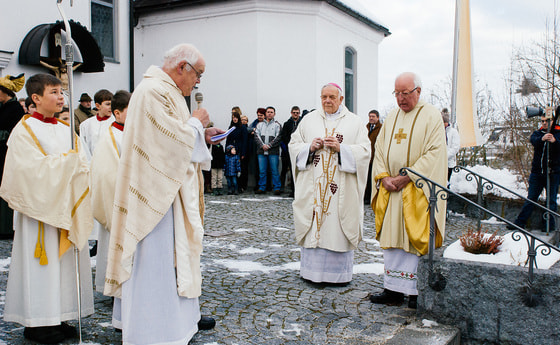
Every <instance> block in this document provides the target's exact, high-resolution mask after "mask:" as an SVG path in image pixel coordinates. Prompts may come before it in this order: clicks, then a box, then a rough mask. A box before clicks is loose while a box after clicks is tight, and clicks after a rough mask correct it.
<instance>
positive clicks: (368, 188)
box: [364, 163, 371, 205]
mask: <svg viewBox="0 0 560 345" xmlns="http://www.w3.org/2000/svg"><path fill="white" fill-rule="evenodd" d="M370 202H371V163H370V164H369V168H368V172H367V181H366V191H365V193H364V204H366V205H369V203H370Z"/></svg>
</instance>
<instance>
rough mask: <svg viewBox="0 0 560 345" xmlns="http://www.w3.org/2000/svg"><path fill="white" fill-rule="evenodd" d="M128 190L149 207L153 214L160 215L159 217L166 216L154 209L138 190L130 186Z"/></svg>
mask: <svg viewBox="0 0 560 345" xmlns="http://www.w3.org/2000/svg"><path fill="white" fill-rule="evenodd" d="M128 190H129V191H130V192H131V193H132V194H134V195H136V197H137V198H138V200H140V201H141V202H142V203H143V204H144V205H146V206H148V207H149V208H150V209H151V210H152V211H153V212H155V213H157V214H159V215H162V216H163V215H164V214H163V213H161V212H159V211H158V210H156V209H155V208H153V207H152V206H151V205H150V202H149V200H148V198H146V197H145V196H144V195H142V194H141V193H140V191H138V190H137V189H136V188H134V187H132V186H128Z"/></svg>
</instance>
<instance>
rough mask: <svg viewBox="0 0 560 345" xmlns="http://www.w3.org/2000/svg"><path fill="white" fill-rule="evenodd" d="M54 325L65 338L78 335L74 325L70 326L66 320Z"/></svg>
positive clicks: (72, 337)
mask: <svg viewBox="0 0 560 345" xmlns="http://www.w3.org/2000/svg"><path fill="white" fill-rule="evenodd" d="M56 327H57V329H58V330H59V331H60V332H61V333H62V334H64V338H66V339H74V338H77V337H78V330H77V329H76V327H74V326H70V325H69V324H67V323H66V322H62V323H60V325H59V326H56Z"/></svg>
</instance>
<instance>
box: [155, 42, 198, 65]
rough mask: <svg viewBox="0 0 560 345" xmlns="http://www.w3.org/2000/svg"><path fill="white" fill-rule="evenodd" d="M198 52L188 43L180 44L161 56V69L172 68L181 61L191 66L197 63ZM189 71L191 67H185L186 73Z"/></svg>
mask: <svg viewBox="0 0 560 345" xmlns="http://www.w3.org/2000/svg"><path fill="white" fill-rule="evenodd" d="M199 58H200V52H199V51H198V49H196V47H195V46H193V45H192V44H189V43H181V44H178V45H176V46H175V47H173V48H171V49H169V50H168V51H167V52H166V53H165V55H164V56H163V68H174V67H176V66H177V65H178V64H179V63H180V62H181V61H186V62H188V63H190V64H191V65H194V64H196V63H197V62H198V59H199ZM190 70H191V66H188V65H187V71H190Z"/></svg>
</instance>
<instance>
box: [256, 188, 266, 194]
mask: <svg viewBox="0 0 560 345" xmlns="http://www.w3.org/2000/svg"><path fill="white" fill-rule="evenodd" d="M264 193H266V192H265V191H264V190H262V189H257V190H256V191H255V194H264Z"/></svg>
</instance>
